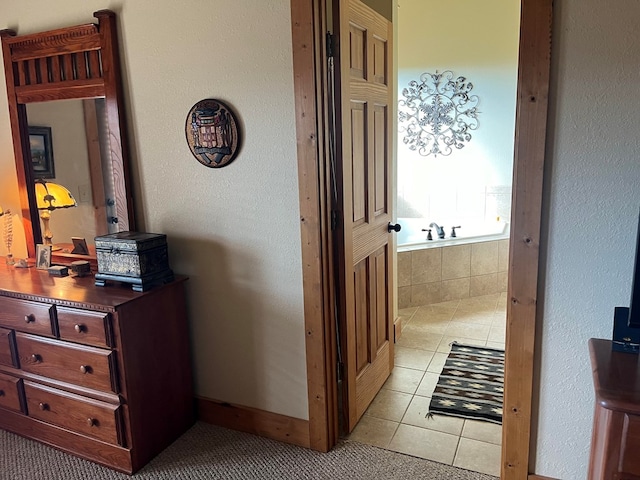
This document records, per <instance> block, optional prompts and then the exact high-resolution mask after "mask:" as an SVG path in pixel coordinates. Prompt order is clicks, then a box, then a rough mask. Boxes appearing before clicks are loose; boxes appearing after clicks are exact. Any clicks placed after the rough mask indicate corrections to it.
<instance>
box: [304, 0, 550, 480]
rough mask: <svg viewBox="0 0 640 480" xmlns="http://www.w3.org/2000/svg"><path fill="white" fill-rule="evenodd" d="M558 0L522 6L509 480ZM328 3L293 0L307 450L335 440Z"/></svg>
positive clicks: (526, 426) (523, 442)
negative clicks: (328, 134)
mask: <svg viewBox="0 0 640 480" xmlns="http://www.w3.org/2000/svg"><path fill="white" fill-rule="evenodd" d="M552 2H553V0H521V19H520V46H519V59H518V88H517V101H516V128H515V144H514V169H513V187H512V188H513V198H512V214H511V239H510V249H509V251H510V254H509V282H508V299H509V302H508V305H507V328H506V372H505V398H504V416H503V429H502V465H501V478H502V479H503V480H522V479H526V478H527V477H528V474H529V468H530V461H531V459H530V451H531V448H530V447H531V441H530V435H531V421H532V403H533V374H534V361H535V360H536V357H535V354H534V347H535V342H536V303H537V286H538V275H539V269H538V261H539V249H540V223H541V217H542V184H543V171H544V157H545V143H546V130H547V105H548V92H549V68H550V61H551V18H552ZM325 6H326V5H325V0H291V24H292V38H293V70H294V94H295V114H296V139H297V154H298V178H299V189H300V229H301V239H302V264H303V296H304V315H305V319H304V321H305V332H306V335H305V336H306V363H307V382H308V396H309V440H310V441H309V444H310V446H311V448H313V449H314V450H319V451H328V450H330V449H331V448H332V447H333V446H334V445H335V444H336V442H337V441H338V394H337V375H336V342H337V340H336V335H335V333H336V332H335V318H334V308H333V299H334V296H335V291H334V288H333V274H334V271H333V267H332V243H331V230H330V206H331V201H330V195H329V190H328V186H329V181H330V175H329V170H328V167H329V166H328V162H327V161H326V158H327V153H328V142H327V138H326V135H325V133H326V132H327V131H328V125H329V118H328V117H327V115H328V109H327V92H328V90H327V82H326V76H325V72H326V68H325V63H324V62H325V60H324V59H325V58H326V52H325V49H326V43H325V32H326V14H325V12H326V10H325Z"/></svg>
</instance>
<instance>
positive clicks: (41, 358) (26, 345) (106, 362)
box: [16, 333, 118, 393]
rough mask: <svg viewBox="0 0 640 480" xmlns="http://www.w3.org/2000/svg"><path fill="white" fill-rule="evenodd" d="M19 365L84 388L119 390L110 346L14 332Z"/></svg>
mask: <svg viewBox="0 0 640 480" xmlns="http://www.w3.org/2000/svg"><path fill="white" fill-rule="evenodd" d="M16 345H17V350H18V358H19V361H20V368H21V369H22V370H24V371H25V372H30V373H35V374H37V375H42V376H45V377H49V378H54V379H56V380H62V381H64V382H70V383H74V384H76V385H80V386H83V387H87V388H92V389H95V390H101V391H106V392H109V391H111V392H114V393H118V388H117V387H118V385H117V381H116V374H115V364H114V363H115V357H114V354H113V352H111V351H110V350H102V349H99V348H94V347H86V346H81V345H74V344H72V343H64V342H61V341H59V340H51V339H48V338H43V337H36V336H34V335H27V334H25V333H16Z"/></svg>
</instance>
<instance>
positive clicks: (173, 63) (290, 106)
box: [0, 0, 308, 419]
mask: <svg viewBox="0 0 640 480" xmlns="http://www.w3.org/2000/svg"><path fill="white" fill-rule="evenodd" d="M103 8H110V9H112V10H115V11H116V12H117V13H118V26H119V28H120V37H121V39H122V42H121V54H122V63H123V71H124V90H125V93H126V97H127V102H126V109H127V114H128V120H129V130H130V133H131V135H130V136H131V144H132V153H133V155H132V156H133V173H134V182H133V183H134V194H135V203H136V213H137V215H138V220H139V223H138V226H139V229H144V230H146V231H150V232H161V233H166V234H167V235H168V241H169V256H170V262H171V266H172V268H173V269H174V270H175V271H176V272H177V273H181V274H186V275H188V276H189V277H190V280H189V282H188V294H189V319H190V325H191V332H192V338H193V359H194V366H195V379H196V393H197V394H198V395H201V396H204V397H208V398H212V399H218V400H223V401H226V402H230V403H237V404H241V405H246V406H250V407H255V408H260V409H264V410H268V411H271V412H276V413H281V414H285V415H289V416H292V417H297V418H303V419H306V418H307V417H308V408H307V384H306V365H305V350H304V320H303V299H302V274H301V253H300V229H299V224H298V217H299V212H298V210H299V207H298V205H299V200H298V187H297V186H298V180H297V164H296V162H297V159H296V146H295V119H294V98H293V75H292V53H291V51H292V49H291V24H290V22H291V20H290V3H289V1H288V0H275V1H269V2H256V1H249V0H241V1H238V0H218V1H216V2H203V1H202V0H183V1H180V2H174V1H169V0H161V1H158V0H154V1H152V0H136V1H131V2H124V1H122V0H111V1H104V0H61V1H59V2H56V5H55V8H53V7H52V6H51V3H50V2H48V1H45V0H33V1H29V2H23V1H20V0H5V1H3V2H1V3H0V19H1V20H0V28H12V29H15V30H17V31H18V33H19V34H26V33H31V32H36V31H41V30H49V29H54V28H58V27H63V26H68V25H74V24H80V23H87V22H92V21H94V18H93V16H92V13H93V12H94V11H96V10H100V9H103ZM0 83H1V84H2V85H4V84H5V81H4V75H2V78H1V79H0ZM2 91H3V92H4V87H2ZM204 98H218V99H220V100H223V101H225V102H227V103H229V104H230V105H231V106H232V107H233V108H235V110H236V112H237V114H238V117H239V122H240V128H241V129H242V132H243V134H244V142H243V146H242V149H241V151H240V154H239V155H238V157H237V158H236V159H235V160H234V162H233V163H231V164H230V165H229V166H227V167H225V168H222V169H212V168H206V167H204V166H203V165H201V164H200V163H199V162H197V161H196V159H195V158H193V156H192V155H191V153H190V151H189V149H188V147H187V144H186V140H185V131H184V128H185V120H186V116H187V113H188V111H189V110H190V108H191V107H192V106H193V105H194V104H195V103H196V102H198V101H199V100H201V99H204ZM0 186H1V188H2V190H1V193H0V203H2V204H3V205H5V208H12V209H14V210H17V207H18V199H17V186H16V176H15V167H14V160H13V150H12V143H11V136H10V127H9V116H8V110H7V105H6V99H5V94H4V93H2V94H1V95H0ZM22 242H23V241H22ZM20 248H21V252H20V255H21V256H24V246H23V245H21V247H20ZM161 323H162V319H161V318H159V319H158V324H159V325H160V324H161ZM158 355H162V352H158Z"/></svg>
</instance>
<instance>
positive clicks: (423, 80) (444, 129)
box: [398, 70, 480, 157]
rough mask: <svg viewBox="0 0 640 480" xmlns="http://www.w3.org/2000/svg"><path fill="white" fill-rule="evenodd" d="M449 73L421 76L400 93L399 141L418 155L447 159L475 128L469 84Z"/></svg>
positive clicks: (475, 112)
mask: <svg viewBox="0 0 640 480" xmlns="http://www.w3.org/2000/svg"><path fill="white" fill-rule="evenodd" d="M453 77H454V75H453V72H451V71H449V70H447V71H444V72H442V73H438V71H437V70H436V73H428V72H427V73H423V74H422V75H420V81H416V80H412V81H411V82H409V86H408V87H406V88H404V89H403V90H402V97H404V98H402V99H401V100H400V101H399V102H398V120H399V127H400V133H401V134H402V133H404V137H403V139H402V141H403V142H404V143H405V144H406V145H408V147H409V149H410V150H414V151H417V152H418V153H419V154H420V155H423V156H425V157H426V156H428V155H431V154H433V155H434V156H435V157H437V156H438V155H443V156H447V155H450V154H451V152H452V151H453V149H452V147H455V148H457V149H461V148H463V147H464V146H465V143H466V142H469V141H470V140H471V133H470V131H472V130H476V129H477V128H478V113H480V112H479V111H478V108H477V106H478V100H479V99H478V96H477V95H470V92H471V90H472V89H473V84H472V83H471V82H468V81H467V79H466V78H465V77H457V78H456V79H455V80H454V79H453Z"/></svg>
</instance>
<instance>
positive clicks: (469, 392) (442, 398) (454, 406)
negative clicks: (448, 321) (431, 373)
mask: <svg viewBox="0 0 640 480" xmlns="http://www.w3.org/2000/svg"><path fill="white" fill-rule="evenodd" d="M503 394H504V350H498V349H494V348H487V347H473V346H469V345H461V344H459V343H455V342H454V343H453V345H452V346H451V353H450V354H449V356H448V357H447V361H446V362H445V365H444V368H443V369H442V373H441V374H440V378H439V379H438V384H437V385H436V389H435V391H434V392H433V396H432V397H431V404H430V405H429V413H439V414H442V415H451V416H454V417H462V418H470V419H474V420H484V421H487V422H493V423H499V424H502V400H503Z"/></svg>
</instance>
